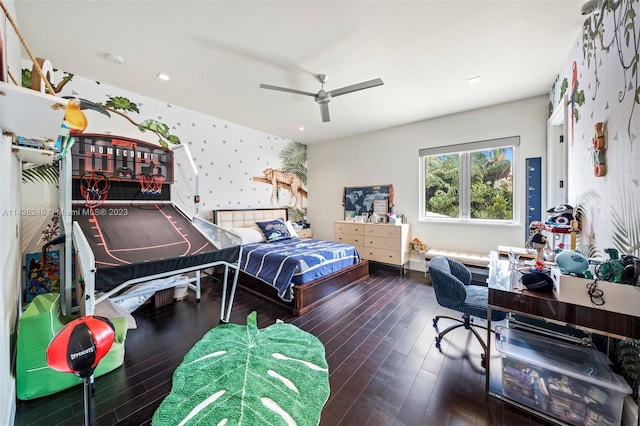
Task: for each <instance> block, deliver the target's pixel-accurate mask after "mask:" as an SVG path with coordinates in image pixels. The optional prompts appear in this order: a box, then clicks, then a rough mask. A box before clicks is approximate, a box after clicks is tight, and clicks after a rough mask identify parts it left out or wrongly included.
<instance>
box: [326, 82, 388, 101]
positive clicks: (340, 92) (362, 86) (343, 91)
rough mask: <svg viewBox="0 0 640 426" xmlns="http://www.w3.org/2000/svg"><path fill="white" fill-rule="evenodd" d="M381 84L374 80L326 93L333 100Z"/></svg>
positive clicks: (381, 83)
mask: <svg viewBox="0 0 640 426" xmlns="http://www.w3.org/2000/svg"><path fill="white" fill-rule="evenodd" d="M383 84H384V83H383V82H382V79H380V78H376V79H374V80H369V81H363V82H362V83H358V84H353V85H351V86H346V87H343V88H341V89H336V90H331V91H330V92H327V93H328V94H329V95H330V96H331V97H332V98H335V97H336V96H340V95H344V94H346V93H351V92H357V91H358V90H363V89H368V88H370V87H376V86H381V85H383Z"/></svg>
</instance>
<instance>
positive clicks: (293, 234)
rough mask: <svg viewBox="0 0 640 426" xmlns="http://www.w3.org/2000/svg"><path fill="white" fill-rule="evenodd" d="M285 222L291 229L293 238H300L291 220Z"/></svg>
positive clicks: (289, 229) (288, 228)
mask: <svg viewBox="0 0 640 426" xmlns="http://www.w3.org/2000/svg"><path fill="white" fill-rule="evenodd" d="M285 224H286V225H287V230H288V231H289V234H290V235H291V237H292V238H298V233H297V232H296V230H295V229H294V228H293V224H292V223H291V221H290V220H288V221H287V222H286V223H285Z"/></svg>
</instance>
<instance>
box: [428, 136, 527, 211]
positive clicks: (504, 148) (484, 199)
mask: <svg viewBox="0 0 640 426" xmlns="http://www.w3.org/2000/svg"><path fill="white" fill-rule="evenodd" d="M519 145H520V138H519V137H510V138H502V139H492V140H487V141H480V142H472V143H466V144H459V145H451V146H442V147H436V148H427V149H421V150H420V172H421V179H420V180H421V185H420V186H421V191H420V193H421V202H420V205H421V206H422V209H421V210H422V212H421V216H422V217H421V219H426V220H457V221H478V222H481V221H491V222H509V223H513V222H515V218H516V217H517V214H516V213H517V212H516V210H517V209H516V203H515V202H514V193H513V188H514V176H516V173H515V170H514V168H515V164H516V163H517V161H514V160H515V159H517V147H518V146H519Z"/></svg>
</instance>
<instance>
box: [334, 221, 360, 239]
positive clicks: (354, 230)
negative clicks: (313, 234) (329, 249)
mask: <svg viewBox="0 0 640 426" xmlns="http://www.w3.org/2000/svg"><path fill="white" fill-rule="evenodd" d="M333 233H334V235H336V236H337V235H339V234H352V235H364V223H354V222H335V223H334V224H333Z"/></svg>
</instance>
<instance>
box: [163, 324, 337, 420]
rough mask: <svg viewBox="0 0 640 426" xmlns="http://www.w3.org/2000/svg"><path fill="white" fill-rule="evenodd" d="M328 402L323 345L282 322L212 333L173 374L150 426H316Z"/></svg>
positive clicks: (224, 328) (219, 329)
mask: <svg viewBox="0 0 640 426" xmlns="http://www.w3.org/2000/svg"><path fill="white" fill-rule="evenodd" d="M328 396H329V369H328V366H327V361H326V359H325V350H324V346H323V345H322V343H321V342H320V341H319V340H318V339H317V338H316V337H315V336H313V335H311V334H309V333H307V332H306V331H302V330H300V329H299V328H298V327H296V326H294V325H292V324H285V323H282V322H280V321H278V322H276V323H275V324H273V325H271V326H269V327H267V328H264V329H258V327H257V320H256V313H255V312H252V313H251V314H250V315H249V316H248V317H247V325H246V326H241V325H235V324H225V325H220V326H218V327H216V328H214V329H212V330H211V331H209V332H208V333H207V334H206V335H205V336H204V337H203V338H202V340H200V341H199V342H198V343H196V344H195V346H194V347H193V348H192V349H191V350H190V351H189V353H187V355H186V356H185V357H184V360H183V361H182V364H180V365H179V366H178V368H177V369H176V371H175V372H174V374H173V385H172V388H171V393H170V394H169V395H167V397H166V398H165V399H164V400H163V401H162V403H161V404H160V407H158V409H157V411H156V412H155V414H154V415H153V425H155V426H161V425H162V426H164V425H245V426H254V425H287V426H293V425H313V426H316V425H317V424H318V423H319V421H320V413H321V411H322V407H323V406H324V404H325V402H326V401H327V398H328Z"/></svg>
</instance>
